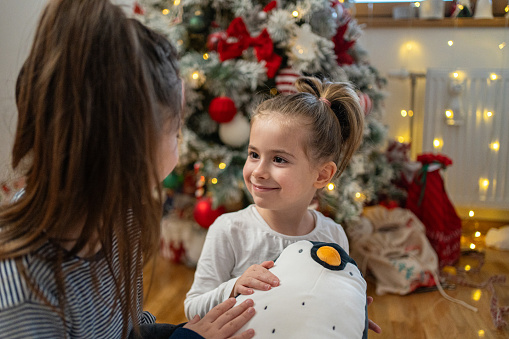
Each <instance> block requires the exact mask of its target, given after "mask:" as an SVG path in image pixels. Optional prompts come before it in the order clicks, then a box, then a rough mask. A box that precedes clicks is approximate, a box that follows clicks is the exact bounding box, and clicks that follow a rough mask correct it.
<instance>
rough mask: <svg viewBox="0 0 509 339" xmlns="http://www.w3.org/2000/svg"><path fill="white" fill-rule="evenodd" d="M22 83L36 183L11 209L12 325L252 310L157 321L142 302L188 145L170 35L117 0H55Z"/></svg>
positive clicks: (110, 334) (0, 268)
mask: <svg viewBox="0 0 509 339" xmlns="http://www.w3.org/2000/svg"><path fill="white" fill-rule="evenodd" d="M16 92H17V105H18V111H19V112H18V113H19V119H18V125H17V130H16V136H15V140H14V146H13V151H12V156H13V166H14V168H16V167H18V169H19V168H20V167H24V168H25V171H24V173H23V174H24V175H25V176H26V186H25V189H24V193H23V194H20V195H19V197H18V198H17V200H16V201H14V202H12V203H11V204H9V205H5V206H2V207H1V208H0V281H1V283H0V329H1V331H0V337H2V338H68V337H69V338H78V337H79V338H81V337H83V338H126V337H127V336H129V335H130V336H137V335H139V334H140V332H141V334H142V335H143V334H146V335H154V336H155V335H160V334H164V335H165V336H166V337H169V336H170V335H171V338H180V337H186V338H202V336H204V337H207V338H225V337H229V336H230V335H232V334H233V333H235V331H236V330H237V329H239V328H240V327H242V326H243V324H245V323H246V322H247V320H248V319H250V318H251V317H252V315H253V312H254V310H253V309H252V307H251V306H252V301H250V302H247V303H245V304H244V305H241V306H240V307H234V308H232V305H233V304H234V303H235V301H234V300H227V301H226V302H225V303H222V304H220V305H218V306H217V307H215V308H214V309H213V310H212V311H211V312H210V313H209V314H207V315H206V316H205V317H204V318H203V319H202V320H200V319H199V318H198V317H197V318H194V319H193V320H192V321H191V322H189V323H187V324H186V325H185V326H182V325H180V326H173V325H163V324H161V326H159V327H158V326H155V325H153V326H148V324H150V323H154V321H155V318H154V317H153V316H152V315H151V314H150V313H148V312H143V311H142V292H143V288H142V263H143V258H145V259H146V258H147V256H148V255H149V254H151V252H152V251H153V250H154V249H157V248H158V236H159V221H160V217H161V211H162V203H161V192H158V193H159V194H158V195H157V197H155V196H154V188H155V187H156V186H157V184H158V182H160V181H161V180H162V179H163V178H164V177H165V176H166V175H167V174H168V173H169V172H170V171H171V170H172V169H173V167H174V166H175V164H176V162H177V158H178V151H177V137H178V131H179V127H180V121H181V112H182V83H181V80H180V78H179V74H178V68H177V65H176V54H175V50H174V49H173V47H172V46H171V45H170V43H169V42H168V41H167V40H165V39H164V38H163V37H162V36H160V35H158V34H156V33H154V32H152V31H150V30H149V29H147V28H146V27H144V26H143V25H142V24H140V23H139V22H137V21H135V20H131V19H127V18H126V17H125V15H124V14H123V12H122V10H121V9H120V8H118V7H116V6H114V5H112V4H111V3H110V2H109V1H108V0H80V1H78V0H53V1H50V2H49V3H48V5H47V6H46V8H45V10H44V12H43V14H42V16H41V19H40V22H39V25H38V28H37V31H36V35H35V39H34V42H33V45H32V48H31V51H30V54H29V56H28V59H27V60H26V62H25V64H24V66H23V69H22V72H21V73H20V76H19V78H18V83H17V89H16ZM22 164H23V166H21V165H22ZM168 307H171V305H168ZM162 332H164V333H162ZM253 335H254V333H253V331H252V330H251V331H246V332H244V333H243V334H241V335H239V336H237V337H236V338H251V337H252V336H253Z"/></svg>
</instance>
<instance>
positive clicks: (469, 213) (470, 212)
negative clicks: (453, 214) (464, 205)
mask: <svg viewBox="0 0 509 339" xmlns="http://www.w3.org/2000/svg"><path fill="white" fill-rule="evenodd" d="M474 215H475V213H474V211H473V210H470V211H468V216H469V217H470V218H472V217H473V216H474Z"/></svg>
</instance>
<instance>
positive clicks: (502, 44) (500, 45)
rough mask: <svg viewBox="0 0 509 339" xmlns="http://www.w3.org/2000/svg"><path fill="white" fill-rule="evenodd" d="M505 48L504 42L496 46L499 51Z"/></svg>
mask: <svg viewBox="0 0 509 339" xmlns="http://www.w3.org/2000/svg"><path fill="white" fill-rule="evenodd" d="M505 46H506V43H505V42H502V43H501V44H499V45H498V48H499V49H502V48H504V47H505Z"/></svg>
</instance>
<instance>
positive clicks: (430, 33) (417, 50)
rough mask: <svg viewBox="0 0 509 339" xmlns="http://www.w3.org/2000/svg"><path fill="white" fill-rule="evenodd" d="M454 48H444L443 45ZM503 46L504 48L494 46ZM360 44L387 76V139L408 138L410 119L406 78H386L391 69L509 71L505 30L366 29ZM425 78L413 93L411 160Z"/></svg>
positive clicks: (417, 146)
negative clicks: (450, 41)
mask: <svg viewBox="0 0 509 339" xmlns="http://www.w3.org/2000/svg"><path fill="white" fill-rule="evenodd" d="M449 40H452V41H453V42H454V44H453V45H452V46H451V47H449V45H448V43H447V42H448V41H449ZM502 42H505V43H506V44H507V45H506V47H505V48H503V49H500V48H499V44H501V43H502ZM359 43H360V44H361V45H362V47H364V48H365V49H366V50H367V51H368V55H369V56H370V61H371V63H372V64H373V66H374V67H376V68H377V69H378V70H379V71H380V72H381V74H382V75H384V76H386V77H387V80H388V86H387V87H386V88H385V90H386V92H387V93H388V97H387V98H386V100H385V115H384V118H383V122H384V123H385V124H386V125H388V127H389V136H390V137H393V138H397V137H403V138H404V140H405V141H408V140H409V137H410V127H409V126H410V123H409V118H408V117H407V118H403V117H402V116H401V114H400V112H401V110H403V109H406V110H408V109H409V108H410V96H411V90H410V89H411V86H410V79H404V80H400V79H395V78H391V77H389V72H391V71H392V70H400V69H402V68H404V69H406V70H408V71H409V72H415V73H420V72H422V73H426V70H427V69H428V68H454V67H456V68H458V69H461V68H466V69H470V68H509V28H507V27H506V28H503V27H502V28H411V27H399V28H365V29H364V35H363V36H362V37H361V38H360V40H359ZM425 81H426V80H425V79H417V85H416V88H415V94H416V95H415V112H414V129H413V131H414V133H413V139H414V141H413V143H412V156H413V158H415V155H416V154H418V153H420V152H421V151H422V149H423V147H422V129H423V112H424V91H425V87H426V82H425Z"/></svg>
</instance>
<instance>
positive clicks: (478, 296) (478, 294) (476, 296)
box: [472, 289, 482, 301]
mask: <svg viewBox="0 0 509 339" xmlns="http://www.w3.org/2000/svg"><path fill="white" fill-rule="evenodd" d="M481 295H482V292H481V290H479V289H477V290H475V291H473V292H472V300H475V301H479V300H481Z"/></svg>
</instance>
